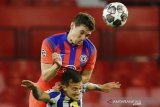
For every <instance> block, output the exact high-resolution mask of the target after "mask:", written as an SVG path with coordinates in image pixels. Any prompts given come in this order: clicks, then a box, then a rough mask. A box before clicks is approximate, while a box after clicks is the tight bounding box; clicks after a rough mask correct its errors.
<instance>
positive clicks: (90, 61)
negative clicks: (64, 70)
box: [84, 48, 97, 71]
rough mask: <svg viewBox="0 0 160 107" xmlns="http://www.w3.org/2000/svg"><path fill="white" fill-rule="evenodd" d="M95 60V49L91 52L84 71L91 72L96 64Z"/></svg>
mask: <svg viewBox="0 0 160 107" xmlns="http://www.w3.org/2000/svg"><path fill="white" fill-rule="evenodd" d="M96 58H97V50H96V48H94V51H92V53H91V56H90V58H89V59H88V61H87V63H86V66H85V68H84V70H87V71H93V69H94V66H95V62H96Z"/></svg>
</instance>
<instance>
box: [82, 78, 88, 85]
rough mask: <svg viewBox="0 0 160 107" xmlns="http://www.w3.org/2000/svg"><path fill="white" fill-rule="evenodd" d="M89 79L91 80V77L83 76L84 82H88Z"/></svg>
mask: <svg viewBox="0 0 160 107" xmlns="http://www.w3.org/2000/svg"><path fill="white" fill-rule="evenodd" d="M89 80H90V78H89V77H83V78H82V81H83V83H84V84H85V83H87V82H89Z"/></svg>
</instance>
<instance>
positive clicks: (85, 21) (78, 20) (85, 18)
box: [73, 12, 95, 31]
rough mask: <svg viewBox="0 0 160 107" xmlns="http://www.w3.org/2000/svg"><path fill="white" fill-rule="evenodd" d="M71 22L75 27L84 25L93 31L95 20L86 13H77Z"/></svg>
mask: <svg viewBox="0 0 160 107" xmlns="http://www.w3.org/2000/svg"><path fill="white" fill-rule="evenodd" d="M73 22H74V23H75V25H76V26H80V25H85V26H86V27H88V29H89V30H90V31H93V30H94V29H95V20H94V18H93V17H92V16H91V15H90V14H88V13H83V12H80V13H78V15H76V16H75V18H74V20H73Z"/></svg>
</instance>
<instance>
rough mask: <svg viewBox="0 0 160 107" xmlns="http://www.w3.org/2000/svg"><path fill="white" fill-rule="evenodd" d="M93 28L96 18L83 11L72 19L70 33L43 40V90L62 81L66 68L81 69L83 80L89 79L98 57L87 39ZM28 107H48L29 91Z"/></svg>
mask: <svg viewBox="0 0 160 107" xmlns="http://www.w3.org/2000/svg"><path fill="white" fill-rule="evenodd" d="M94 29H95V20H94V18H93V17H92V16H91V15H89V14H87V13H82V12H80V13H79V14H78V15H76V16H75V18H74V19H73V21H72V22H71V25H70V30H69V32H64V33H61V34H55V35H52V36H50V37H48V38H46V39H44V41H43V43H42V48H41V70H42V73H41V77H40V79H39V80H38V82H37V84H38V86H39V87H40V88H41V89H42V90H43V91H45V90H48V89H50V88H52V85H53V84H54V83H56V82H58V81H60V80H61V75H62V74H63V67H69V68H73V69H75V70H76V71H78V72H80V73H81V75H82V81H83V83H86V82H88V81H89V79H90V77H91V74H92V71H93V68H94V65H95V62H96V57H97V50H96V48H95V46H94V45H93V43H92V42H91V41H90V40H89V39H88V38H89V36H90V35H91V33H92V32H93V31H94ZM29 107H45V103H41V102H37V100H35V99H34V97H33V96H32V94H30V98H29Z"/></svg>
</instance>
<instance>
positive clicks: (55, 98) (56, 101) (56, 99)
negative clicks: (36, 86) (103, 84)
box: [47, 86, 85, 107]
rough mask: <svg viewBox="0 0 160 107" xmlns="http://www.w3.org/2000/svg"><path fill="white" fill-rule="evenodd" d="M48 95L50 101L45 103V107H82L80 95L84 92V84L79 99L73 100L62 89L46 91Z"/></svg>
mask: <svg viewBox="0 0 160 107" xmlns="http://www.w3.org/2000/svg"><path fill="white" fill-rule="evenodd" d="M47 92H48V93H49V96H50V102H48V103H47V107H82V97H83V93H84V92H85V86H83V89H82V93H81V100H79V101H73V100H72V99H70V98H69V97H67V96H66V95H64V92H63V91H60V92H55V91H54V90H53V89H51V90H48V91H47Z"/></svg>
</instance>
